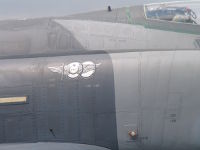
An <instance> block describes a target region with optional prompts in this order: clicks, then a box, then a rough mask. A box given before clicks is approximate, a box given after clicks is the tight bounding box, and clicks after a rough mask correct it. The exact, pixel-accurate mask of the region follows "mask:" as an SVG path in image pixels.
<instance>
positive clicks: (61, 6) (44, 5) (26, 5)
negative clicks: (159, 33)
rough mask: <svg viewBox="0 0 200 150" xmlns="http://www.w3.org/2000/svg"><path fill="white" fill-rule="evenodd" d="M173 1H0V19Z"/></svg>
mask: <svg viewBox="0 0 200 150" xmlns="http://www.w3.org/2000/svg"><path fill="white" fill-rule="evenodd" d="M163 1H175V0H0V19H7V18H9V19H10V18H29V17H31V18H35V17H45V16H65V15H69V14H74V13H80V12H87V11H92V10H99V9H105V8H106V7H107V6H108V5H111V6H112V8H116V7H123V6H132V5H138V4H143V3H151V2H163Z"/></svg>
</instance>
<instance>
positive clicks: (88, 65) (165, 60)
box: [0, 6, 200, 150]
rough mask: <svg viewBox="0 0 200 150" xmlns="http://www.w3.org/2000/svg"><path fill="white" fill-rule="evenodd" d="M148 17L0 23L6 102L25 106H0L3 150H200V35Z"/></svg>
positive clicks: (135, 10)
mask: <svg viewBox="0 0 200 150" xmlns="http://www.w3.org/2000/svg"><path fill="white" fill-rule="evenodd" d="M142 10H143V7H141V6H138V7H136V6H135V7H132V8H130V9H129V10H127V9H125V8H122V9H116V10H112V11H110V12H107V11H99V12H92V13H87V14H80V15H75V16H69V17H59V18H42V19H29V20H17V21H16V20H15V21H1V22H0V98H4V97H8V98H9V97H18V96H19V97H21V96H27V101H26V102H25V103H1V104H0V143H2V144H0V149H1V150H11V149H16V150H26V149H31V150H45V149H50V150H51V149H52V150H53V149H58V150H64V149H65V150H67V149H69V150H78V149H81V150H89V149H96V150H104V149H106V148H107V149H110V150H131V149H134V150H157V149H158V150H169V149H170V150H180V149H181V150H188V149H190V150H196V149H199V148H200V141H199V139H200V117H199V114H200V109H199V107H200V100H199V97H200V92H199V90H200V80H199V76H200V69H199V66H200V59H199V58H200V52H199V49H200V44H199V43H200V34H199V31H200V26H198V25H192V24H182V23H179V24H177V23H174V22H159V21H156V20H154V21H152V20H146V19H145V17H144V12H143V11H142ZM116 12H117V16H116ZM124 12H125V13H124ZM129 12H130V14H129V15H127V13H129ZM131 14H134V16H132V15H131ZM94 16H96V17H94ZM130 19H132V21H133V22H132V21H130ZM130 22H132V24H130ZM147 24H148V27H147V26H145V25H147ZM169 25H170V26H169ZM177 27H179V28H177ZM172 29H173V30H172ZM176 29H177V30H176ZM174 30H175V31H176V32H175V31H174ZM5 143H6V144H5ZM14 143H15V144H14ZM18 143H26V144H18ZM89 145H94V146H89ZM95 146H97V147H95Z"/></svg>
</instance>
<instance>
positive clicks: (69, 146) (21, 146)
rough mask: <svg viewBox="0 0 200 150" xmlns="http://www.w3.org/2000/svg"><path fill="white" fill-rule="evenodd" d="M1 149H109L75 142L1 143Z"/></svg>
mask: <svg viewBox="0 0 200 150" xmlns="http://www.w3.org/2000/svg"><path fill="white" fill-rule="evenodd" d="M0 150H109V149H106V148H103V147H98V146H91V145H85V144H74V143H45V142H44V143H26V144H0Z"/></svg>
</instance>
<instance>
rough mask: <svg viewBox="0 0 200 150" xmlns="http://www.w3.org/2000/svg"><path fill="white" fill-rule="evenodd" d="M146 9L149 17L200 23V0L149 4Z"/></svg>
mask: <svg viewBox="0 0 200 150" xmlns="http://www.w3.org/2000/svg"><path fill="white" fill-rule="evenodd" d="M144 11H145V15H146V18H147V19H156V20H162V21H173V22H179V23H190V24H200V1H190V2H168V3H159V4H148V5H145V6H144Z"/></svg>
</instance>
